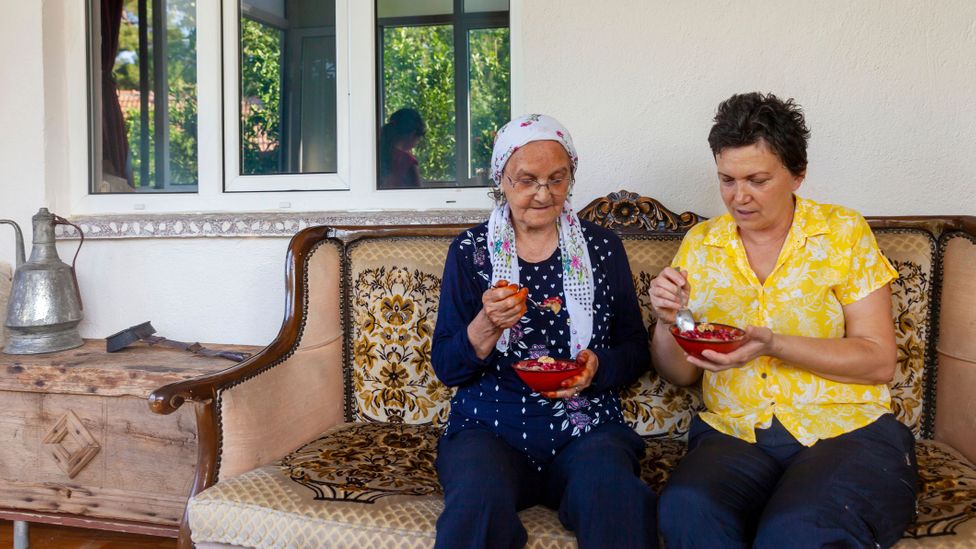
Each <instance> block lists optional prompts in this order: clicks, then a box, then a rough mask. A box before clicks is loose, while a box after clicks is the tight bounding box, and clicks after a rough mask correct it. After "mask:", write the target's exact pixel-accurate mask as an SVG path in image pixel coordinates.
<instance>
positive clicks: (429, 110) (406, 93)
mask: <svg viewBox="0 0 976 549" xmlns="http://www.w3.org/2000/svg"><path fill="white" fill-rule="evenodd" d="M464 4H465V5H464V10H460V9H457V7H458V6H460V2H459V1H457V0H455V1H453V2H452V1H450V0H431V1H429V2H421V3H418V2H413V1H409V0H377V3H376V13H377V24H378V30H379V38H380V46H381V47H380V48H379V52H378V57H379V59H378V63H380V66H381V76H382V78H381V80H380V82H379V83H378V84H379V86H380V90H379V91H378V95H379V97H380V101H379V113H378V115H379V118H380V119H381V120H380V123H381V127H380V128H379V132H378V145H377V156H378V158H377V174H378V181H377V187H378V188H380V189H390V188H402V187H418V186H419V187H445V186H463V187H470V186H485V185H488V184H489V179H488V173H489V163H490V160H491V148H492V145H493V143H494V134H495V131H496V130H497V129H498V128H499V127H500V126H501V125H502V124H504V123H505V122H506V121H508V119H509V118H510V114H511V85H510V79H509V75H510V68H509V67H510V51H509V29H508V1H507V0H481V1H478V2H472V1H471V0H468V1H467V2H465V3H464ZM404 112H407V113H411V112H412V113H416V114H417V115H419V118H420V121H421V124H420V125H418V124H416V123H414V124H412V125H411V126H410V127H405V126H404V125H403V121H405V120H408V119H412V118H413V117H404ZM414 171H416V172H418V174H419V177H418V176H414V175H412V173H413V172H414Z"/></svg>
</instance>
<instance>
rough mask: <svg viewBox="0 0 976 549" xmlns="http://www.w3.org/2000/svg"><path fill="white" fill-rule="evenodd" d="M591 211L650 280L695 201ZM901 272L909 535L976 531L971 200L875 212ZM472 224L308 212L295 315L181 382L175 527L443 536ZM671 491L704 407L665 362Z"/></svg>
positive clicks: (539, 518) (899, 391) (245, 541)
mask: <svg viewBox="0 0 976 549" xmlns="http://www.w3.org/2000/svg"><path fill="white" fill-rule="evenodd" d="M581 216H582V217H584V218H588V219H590V220H592V221H595V222H597V223H600V224H602V225H604V226H606V227H609V228H612V229H614V230H616V231H617V232H618V233H619V234H621V236H622V238H623V239H624V242H625V246H626V248H627V253H628V256H629V259H630V263H631V266H632V269H633V273H634V278H635V283H636V286H637V290H638V292H639V294H640V296H641V302H642V306H643V308H644V313H645V320H646V321H647V323H648V324H649V325H650V324H651V323H652V322H654V320H653V318H652V317H651V314H650V306H649V304H648V302H647V297H646V292H647V288H648V285H649V283H650V281H651V279H652V277H653V276H655V274H656V273H657V272H659V270H660V269H661V268H662V267H663V266H664V265H666V264H667V263H668V262H669V261H670V259H671V257H672V256H673V254H674V253H675V251H676V250H677V247H678V243H679V242H680V239H681V236H682V234H683V232H684V231H685V230H687V229H688V228H689V227H690V226H692V225H694V224H695V223H697V222H698V221H700V220H701V218H700V217H699V216H698V215H696V214H693V213H688V212H686V213H684V214H680V215H678V214H675V213H673V212H671V211H669V210H668V209H666V208H665V207H663V206H662V205H661V204H659V203H658V202H656V201H654V200H653V199H650V198H646V197H640V196H637V195H635V194H632V193H628V192H626V191H621V192H618V193H611V194H610V195H608V196H607V197H606V198H603V199H598V200H596V201H594V202H593V203H591V204H590V205H589V206H588V207H587V208H585V209H584V210H582V212H581ZM869 221H870V223H871V225H872V227H873V228H874V230H875V233H876V236H877V239H878V241H879V243H880V245H881V248H882V249H883V250H884V252H885V254H886V255H887V256H888V257H889V258H890V259H891V260H892V262H893V263H894V264H895V266H896V267H897V268H898V270H899V272H900V274H901V278H900V279H899V280H898V281H897V282H896V283H895V284H894V287H893V290H894V301H893V308H892V314H893V321H894V323H895V326H896V328H897V334H898V345H899V364H898V372H897V374H896V377H895V380H894V381H893V382H892V384H891V389H892V395H893V407H894V410H895V412H896V413H897V415H898V417H899V418H900V419H901V420H902V421H903V422H905V423H906V424H907V425H909V426H910V427H911V428H912V430H913V431H914V432H915V434H916V436H917V438H918V439H919V444H918V458H919V464H920V470H921V471H920V472H921V481H922V487H921V491H920V495H919V500H918V519H917V521H916V522H915V523H914V524H913V525H912V526H911V527H910V528H909V529H908V530H907V531H906V532H905V537H904V538H903V539H902V540H901V541H900V542H899V544H898V547H899V548H903V547H922V546H924V547H972V546H976V468H974V466H973V462H974V461H976V217H972V216H968V217H886V218H869ZM462 229H463V227H460V226H447V225H438V226H401V227H313V228H309V229H305V230H303V231H301V232H300V233H298V234H297V235H296V236H295V237H294V238H293V239H292V241H291V244H290V245H289V248H288V256H287V266H286V284H287V302H286V314H285V320H284V323H283V325H282V328H281V331H280V333H279V334H278V336H277V338H276V339H275V340H274V341H273V342H271V344H270V345H268V346H267V347H266V348H265V349H264V350H263V351H262V352H260V353H259V354H257V355H256V356H254V357H253V358H251V359H250V360H248V361H246V362H244V363H241V364H239V365H236V366H233V367H231V368H229V369H227V370H225V371H223V372H220V373H218V374H213V375H208V376H205V377H201V378H197V379H194V380H190V381H186V382H182V383H177V384H173V385H168V386H165V387H162V388H160V389H159V390H157V391H156V392H155V393H154V394H153V395H152V396H151V397H150V401H151V402H150V406H151V407H152V409H153V410H154V411H156V412H159V413H171V412H173V411H174V410H175V409H176V408H178V407H179V406H181V405H182V404H184V401H192V402H193V405H194V406H195V407H196V417H197V421H198V432H199V433H200V435H199V436H200V445H199V446H200V449H201V450H200V455H199V463H198V467H197V477H196V482H195V485H194V487H193V494H194V495H193V496H192V497H191V499H190V501H189V504H188V507H187V515H186V517H185V520H184V524H183V528H182V530H181V533H182V536H183V537H182V538H181V547H186V546H189V544H190V540H189V536H190V535H191V533H192V541H193V543H195V544H196V546H197V547H208V548H211V547H429V546H431V545H432V544H433V540H434V525H435V521H436V519H437V516H438V514H439V512H440V510H441V508H442V496H441V492H440V487H439V485H438V482H437V476H436V472H435V470H434V466H433V460H434V456H435V453H436V443H437V437H438V434H439V432H440V426H441V425H442V424H443V422H444V419H445V417H446V414H447V406H448V402H449V399H450V396H451V391H450V390H449V389H448V388H447V387H445V386H444V385H443V384H441V383H440V382H439V381H438V380H437V379H436V378H435V377H434V375H433V372H432V370H431V367H430V363H429V359H430V342H431V339H430V338H431V333H432V331H433V328H434V325H435V322H436V315H437V300H438V292H439V285H440V277H441V274H442V269H443V261H444V258H445V255H446V250H447V248H448V245H449V243H450V242H451V240H452V239H453V238H454V236H455V235H457V234H458V233H459V232H460V231H461V230H462ZM623 397H624V399H623V403H624V407H625V415H626V418H627V420H628V421H629V422H630V423H631V424H632V425H633V426H634V428H635V429H637V430H638V432H640V433H641V434H642V435H643V436H645V437H646V440H647V450H648V451H647V457H646V458H645V459H644V461H643V477H644V478H645V480H646V481H647V482H648V483H650V484H651V485H652V486H654V487H655V488H656V489H660V487H661V486H662V485H663V483H664V481H665V480H666V478H667V475H668V471H669V470H670V468H671V467H672V466H673V465H674V464H675V463H676V462H677V461H678V460H679V459H680V458H681V455H682V453H683V452H684V447H685V442H684V438H685V436H686V433H687V430H688V425H689V422H690V420H691V418H692V416H693V415H694V414H695V413H696V412H697V411H698V410H700V409H701V406H702V403H701V397H700V393H699V392H698V391H697V390H696V389H683V388H677V387H674V386H671V385H670V384H668V383H666V382H664V381H662V380H660V379H659V378H657V377H656V376H655V375H654V374H653V373H650V374H648V375H647V376H645V377H644V378H642V379H641V380H640V382H639V383H637V384H635V385H634V386H633V387H630V388H628V389H627V390H625V391H624V394H623ZM522 520H523V522H524V523H525V524H526V527H527V528H528V530H529V542H528V545H529V547H574V546H575V540H574V537H573V535H572V533H570V532H568V531H566V530H564V529H563V528H562V526H561V525H560V524H559V521H558V519H557V518H556V515H555V513H554V512H553V511H550V510H548V509H544V508H541V507H534V508H531V509H528V510H525V511H523V512H522Z"/></svg>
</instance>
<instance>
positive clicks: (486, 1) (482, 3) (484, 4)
mask: <svg viewBox="0 0 976 549" xmlns="http://www.w3.org/2000/svg"><path fill="white" fill-rule="evenodd" d="M464 11H466V12H468V13H473V12H484V11H508V0H464ZM506 122H507V120H506Z"/></svg>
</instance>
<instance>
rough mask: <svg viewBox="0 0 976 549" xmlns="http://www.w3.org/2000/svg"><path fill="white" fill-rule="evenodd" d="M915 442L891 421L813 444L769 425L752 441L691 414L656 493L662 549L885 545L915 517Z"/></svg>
mask: <svg viewBox="0 0 976 549" xmlns="http://www.w3.org/2000/svg"><path fill="white" fill-rule="evenodd" d="M914 448H915V439H914V438H913V437H912V434H911V431H909V430H908V428H907V427H905V426H904V425H902V424H901V423H900V422H899V421H898V420H897V419H895V417H894V416H892V415H890V414H886V415H884V416H882V417H881V418H879V419H878V420H877V421H875V422H874V423H871V424H870V425H867V426H865V427H862V428H861V429H857V430H855V431H852V432H850V433H846V434H844V435H841V436H838V437H835V438H830V439H824V440H821V441H819V442H817V443H816V444H814V445H813V446H811V447H805V446H803V445H801V444H800V443H799V442H797V441H796V440H795V439H794V438H793V436H792V435H790V433H789V432H788V431H787V430H786V428H784V427H783V426H782V424H780V423H779V421H776V420H774V421H773V425H772V426H771V427H770V428H769V429H757V430H756V444H750V443H748V442H745V441H742V440H740V439H737V438H735V437H731V436H728V435H725V434H722V433H719V432H718V431H716V430H715V429H713V428H711V427H710V426H708V425H707V424H706V423H704V422H703V421H701V420H700V419H698V418H695V422H694V423H693V424H692V429H691V433H690V437H689V445H688V454H687V455H686V456H685V458H684V459H683V460H682V461H681V463H679V464H678V466H677V467H676V468H675V471H674V474H673V475H672V476H671V479H670V480H669V481H668V484H667V486H665V488H664V491H663V492H662V493H661V501H660V504H659V510H658V518H659V520H660V523H661V534H662V536H663V538H664V543H665V545H666V546H667V547H668V549H675V548H679V547H709V548H710V547H723V548H724V547H750V546H751V547H756V548H766V547H770V548H781V547H838V548H839V547H890V546H891V545H893V544H894V543H895V542H896V541H898V539H899V538H900V537H901V535H902V533H903V532H904V530H905V527H907V526H908V524H909V523H910V522H911V521H912V520H914V517H915V494H916V484H917V478H918V474H917V465H916V463H915V450H914Z"/></svg>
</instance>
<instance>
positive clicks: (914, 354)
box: [337, 192, 941, 438]
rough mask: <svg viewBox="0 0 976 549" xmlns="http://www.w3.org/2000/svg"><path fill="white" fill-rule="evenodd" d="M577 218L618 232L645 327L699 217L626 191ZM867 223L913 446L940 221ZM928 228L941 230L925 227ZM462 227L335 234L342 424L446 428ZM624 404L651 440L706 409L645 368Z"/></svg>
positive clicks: (923, 430) (902, 414) (930, 418)
mask: <svg viewBox="0 0 976 549" xmlns="http://www.w3.org/2000/svg"><path fill="white" fill-rule="evenodd" d="M581 217H584V218H586V219H590V220H592V221H595V222H598V223H600V224H602V225H604V226H606V227H609V228H611V229H614V230H616V231H617V232H618V234H620V235H621V238H622V239H623V240H624V246H625V248H626V249H627V254H628V258H629V260H630V264H631V269H632V271H633V276H634V284H635V287H636V289H637V292H638V295H639V298H640V303H641V306H642V309H643V311H642V312H643V316H644V321H645V323H646V324H647V325H648V326H649V328H653V323H654V321H655V320H654V318H653V314H652V312H651V308H650V304H649V302H648V299H647V289H648V287H649V285H650V282H651V280H652V279H653V277H654V276H656V274H657V273H658V272H659V271H660V270H661V269H662V268H663V267H664V266H665V265H667V264H669V263H670V261H671V258H672V257H673V256H674V254H675V252H676V251H677V249H678V245H679V243H680V240H681V237H682V235H683V233H684V232H685V231H686V230H687V229H688V228H689V227H691V226H692V225H694V224H695V223H697V222H698V221H700V220H701V219H702V218H701V217H700V216H697V215H695V214H693V213H690V212H685V213H683V214H680V215H679V214H675V213H673V212H671V211H669V210H667V209H666V208H664V207H663V206H661V205H660V204H659V203H657V202H656V201H653V200H652V199H648V198H645V197H637V195H633V194H630V193H625V192H621V193H612V194H611V195H609V196H608V197H607V198H604V199H599V200H597V201H595V202H594V203H592V204H591V205H590V206H588V207H587V208H586V209H584V210H583V211H581ZM869 222H870V223H871V224H872V227H873V228H874V231H875V235H876V237H877V240H878V243H879V245H880V246H881V248H882V250H883V252H884V253H885V254H886V256H887V257H888V258H889V259H890V260H891V262H892V263H893V264H894V266H895V267H896V268H897V269H898V271H899V274H900V278H899V279H898V281H896V282H895V283H894V284H893V288H892V289H893V302H892V319H893V322H894V323H895V327H896V334H897V339H898V369H897V372H896V375H895V379H894V380H893V381H892V383H891V393H892V408H893V409H894V411H895V413H896V414H897V416H898V418H899V419H900V420H901V421H902V422H904V423H905V424H906V425H908V426H909V427H910V428H911V429H912V431H913V432H914V433H915V435H916V436H917V437H931V436H932V428H933V424H934V411H933V409H934V402H935V400H934V391H935V374H934V372H935V360H936V357H935V345H934V341H936V339H935V338H936V337H937V333H936V332H937V330H936V319H937V317H936V312H937V306H936V305H937V301H938V300H937V287H938V272H937V271H938V266H939V265H938V264H939V261H938V243H939V240H938V238H939V236H940V233H941V225H939V223H941V222H934V221H932V220H929V221H920V222H917V223H916V222H911V221H906V220H904V219H894V218H877V219H870V218H869ZM933 223H934V225H933ZM935 225H938V226H939V228H936V229H933V227H934V226H935ZM463 228H464V227H462V226H436V227H429V228H424V227H413V228H409V229H403V228H401V229H390V230H383V231H377V230H375V229H363V230H362V231H357V230H347V229H343V230H339V231H338V232H337V234H338V233H341V235H340V237H338V238H337V240H341V241H342V243H343V245H344V250H343V277H342V288H343V289H342V297H341V303H342V306H341V308H340V309H341V311H342V314H343V319H342V321H343V327H344V329H343V332H344V342H345V349H344V358H343V376H344V384H345V390H344V394H345V402H344V406H345V419H346V420H347V421H365V422H404V423H411V424H433V425H441V424H443V423H444V421H445V420H446V417H447V412H448V405H449V401H450V398H451V396H452V393H453V391H452V390H451V389H450V388H448V387H445V386H444V385H443V384H442V383H440V381H438V380H437V378H436V377H435V376H434V373H433V370H432V368H431V366H430V350H431V338H432V335H433V330H434V326H435V325H436V322H437V304H438V299H439V293H440V279H441V275H442V271H443V265H444V260H445V258H446V255H447V249H448V246H449V245H450V243H451V241H452V240H453V238H454V236H456V235H457V234H458V233H460V232H461V231H462V230H463ZM621 396H622V400H623V407H624V415H625V418H626V419H627V421H628V422H629V423H630V424H631V425H632V426H633V427H634V428H635V429H636V430H637V431H638V432H639V433H640V434H642V435H644V436H650V437H669V438H671V437H683V436H685V435H686V434H687V431H688V426H689V424H690V422H691V418H692V417H693V416H694V414H696V413H697V412H698V411H699V410H701V409H702V400H701V395H700V391H699V390H698V389H697V388H695V387H692V388H680V387H675V386H672V385H671V384H669V383H667V382H665V381H664V380H662V379H660V378H658V377H657V376H656V374H655V373H654V372H653V371H652V372H650V373H648V374H647V375H645V376H643V377H642V378H641V379H640V380H639V382H638V383H636V384H635V385H633V386H632V387H628V388H626V389H624V390H623V391H622V395H621Z"/></svg>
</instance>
